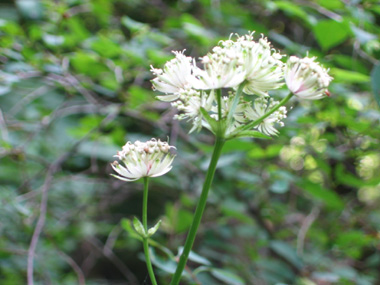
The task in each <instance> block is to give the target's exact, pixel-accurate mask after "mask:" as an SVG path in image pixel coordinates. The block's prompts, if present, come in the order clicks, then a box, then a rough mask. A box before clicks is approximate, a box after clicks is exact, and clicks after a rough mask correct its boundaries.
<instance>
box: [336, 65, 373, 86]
mask: <svg viewBox="0 0 380 285" xmlns="http://www.w3.org/2000/svg"><path fill="white" fill-rule="evenodd" d="M330 75H331V76H332V77H334V82H343V83H367V82H369V81H370V77H369V76H368V75H365V74H363V73H359V72H355V71H350V70H345V69H340V68H331V69H330Z"/></svg>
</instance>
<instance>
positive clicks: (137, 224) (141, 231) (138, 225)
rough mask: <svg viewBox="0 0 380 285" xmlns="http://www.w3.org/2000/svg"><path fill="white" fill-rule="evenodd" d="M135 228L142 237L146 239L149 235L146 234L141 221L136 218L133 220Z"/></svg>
mask: <svg viewBox="0 0 380 285" xmlns="http://www.w3.org/2000/svg"><path fill="white" fill-rule="evenodd" d="M133 227H134V228H135V230H136V232H137V233H138V234H139V235H140V236H141V237H146V236H147V233H146V232H145V229H144V226H143V224H142V223H141V222H140V220H139V219H138V218H136V217H134V218H133Z"/></svg>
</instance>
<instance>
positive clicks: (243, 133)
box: [227, 130, 272, 139]
mask: <svg viewBox="0 0 380 285" xmlns="http://www.w3.org/2000/svg"><path fill="white" fill-rule="evenodd" d="M232 138H260V139H272V138H271V137H270V136H267V135H264V134H263V133H260V132H259V131H254V130H251V131H241V132H239V133H237V134H235V135H231V136H230V137H228V138H227V139H232Z"/></svg>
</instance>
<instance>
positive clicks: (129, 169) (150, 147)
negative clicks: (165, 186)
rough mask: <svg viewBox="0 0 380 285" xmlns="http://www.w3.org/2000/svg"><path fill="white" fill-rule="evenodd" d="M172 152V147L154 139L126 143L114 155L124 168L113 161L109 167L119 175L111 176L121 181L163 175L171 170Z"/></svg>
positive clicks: (173, 154)
mask: <svg viewBox="0 0 380 285" xmlns="http://www.w3.org/2000/svg"><path fill="white" fill-rule="evenodd" d="M174 150H175V147H174V146H169V144H168V143H167V142H161V141H160V140H158V141H157V140H156V139H154V138H153V139H151V140H149V141H147V142H140V141H136V142H135V143H131V142H127V143H126V144H125V145H124V146H123V149H122V151H119V152H118V153H117V154H116V155H115V157H117V158H118V159H120V160H121V161H122V162H123V163H124V165H125V167H124V166H122V165H120V164H119V163H118V162H117V161H114V162H113V163H112V164H111V166H112V168H113V169H114V170H115V171H116V172H117V173H118V174H119V175H114V174H111V175H112V176H114V177H116V178H118V179H120V180H123V181H135V180H138V179H140V178H142V177H157V176H161V175H164V174H165V173H167V172H169V171H170V170H171V169H172V165H171V164H172V162H173V160H174V157H175V153H174Z"/></svg>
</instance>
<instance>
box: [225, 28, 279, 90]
mask: <svg viewBox="0 0 380 285" xmlns="http://www.w3.org/2000/svg"><path fill="white" fill-rule="evenodd" d="M224 43H225V44H227V45H230V44H231V40H229V41H226V42H224ZM234 45H236V46H237V47H238V48H239V49H240V52H241V53H242V60H243V69H244V71H245V72H246V79H245V80H246V85H245V86H244V89H243V91H244V92H245V93H246V94H256V95H260V96H267V92H268V91H269V90H273V89H277V88H279V87H281V86H282V85H283V84H284V83H283V79H284V63H283V62H282V61H281V58H282V55H281V54H279V53H277V52H276V51H275V50H274V49H272V48H271V46H270V42H268V39H267V38H264V37H262V38H261V39H260V40H259V41H258V42H255V41H254V40H253V33H250V34H247V35H244V36H242V37H239V38H238V39H237V41H236V43H235V44H234Z"/></svg>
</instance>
